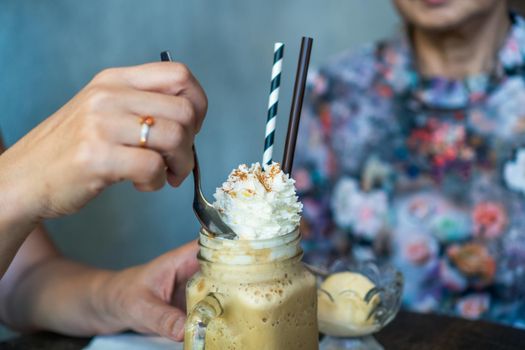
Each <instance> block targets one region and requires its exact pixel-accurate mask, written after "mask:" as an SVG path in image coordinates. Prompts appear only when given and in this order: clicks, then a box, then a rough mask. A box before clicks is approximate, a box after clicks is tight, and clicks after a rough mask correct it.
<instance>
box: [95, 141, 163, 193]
mask: <svg viewBox="0 0 525 350" xmlns="http://www.w3.org/2000/svg"><path fill="white" fill-rule="evenodd" d="M106 159H108V160H109V161H108V163H107V164H105V165H104V166H105V169H106V171H105V174H106V177H107V179H108V180H109V181H110V182H118V181H122V180H130V181H132V182H133V184H134V185H135V187H136V188H137V189H138V190H140V191H155V190H158V189H160V188H162V187H163V186H164V184H165V183H166V165H165V164H164V159H163V158H162V157H161V155H160V154H159V153H157V152H155V151H152V150H149V149H145V148H138V147H126V146H116V147H115V149H114V150H113V154H112V156H111V157H107V158H106Z"/></svg>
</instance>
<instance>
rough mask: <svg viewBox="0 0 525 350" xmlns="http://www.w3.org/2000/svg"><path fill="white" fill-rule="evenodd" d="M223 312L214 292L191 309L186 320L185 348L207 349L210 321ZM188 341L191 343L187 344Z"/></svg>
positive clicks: (191, 349)
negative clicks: (207, 332) (207, 333)
mask: <svg viewBox="0 0 525 350" xmlns="http://www.w3.org/2000/svg"><path fill="white" fill-rule="evenodd" d="M221 314H222V306H221V303H220V301H219V299H218V298H217V296H216V295H215V294H214V293H209V294H208V295H207V296H206V297H205V298H204V299H202V300H201V301H199V302H198V303H197V304H196V305H195V306H194V307H193V310H191V312H190V314H189V316H188V319H187V321H186V334H185V336H184V343H185V346H184V349H187V350H205V348H206V344H205V342H206V331H207V328H208V325H209V323H210V322H211V321H212V320H213V319H214V318H217V317H219V316H220V315H221ZM186 342H188V343H190V344H188V345H189V346H186Z"/></svg>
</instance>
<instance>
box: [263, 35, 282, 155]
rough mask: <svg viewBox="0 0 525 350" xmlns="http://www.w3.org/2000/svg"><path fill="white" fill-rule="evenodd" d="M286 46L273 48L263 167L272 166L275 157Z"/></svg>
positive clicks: (279, 44) (276, 44)
mask: <svg viewBox="0 0 525 350" xmlns="http://www.w3.org/2000/svg"><path fill="white" fill-rule="evenodd" d="M283 53H284V44H283V43H275V44H274V48H273V66H272V83H271V88H270V98H269V100H268V118H267V119H266V133H265V135H264V153H263V165H264V164H268V165H269V164H271V163H272V157H273V142H274V138H275V120H276V119H277V104H278V103H279V87H280V86H281V71H282V65H283Z"/></svg>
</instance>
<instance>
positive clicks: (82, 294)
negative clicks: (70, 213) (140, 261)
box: [4, 257, 124, 336]
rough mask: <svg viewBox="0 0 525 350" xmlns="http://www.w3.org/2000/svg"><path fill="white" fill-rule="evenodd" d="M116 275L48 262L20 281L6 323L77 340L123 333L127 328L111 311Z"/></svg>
mask: <svg viewBox="0 0 525 350" xmlns="http://www.w3.org/2000/svg"><path fill="white" fill-rule="evenodd" d="M114 274H115V273H114V272H111V271H106V270H99V269H94V268H89V267H86V266H84V265H81V264H77V263H74V262H72V261H69V260H67V259H65V258H62V257H55V258H52V259H48V260H47V261H44V262H43V263H42V264H40V265H39V266H37V267H35V268H33V269H31V270H30V271H28V272H27V273H26V275H25V276H22V277H21V278H20V279H19V281H18V283H17V285H16V287H15V288H13V290H12V293H11V295H10V296H8V298H7V300H6V301H7V305H8V306H7V310H6V318H7V319H6V320H4V321H6V322H7V323H8V324H9V325H10V326H11V327H13V328H15V329H20V330H42V329H44V330H51V331H56V332H60V333H64V334H69V335H77V336H87V335H94V334H100V333H111V332H116V331H120V330H122V329H123V328H124V327H123V326H122V325H121V324H120V323H119V322H118V321H117V320H116V318H114V317H113V316H112V312H111V310H109V309H110V308H111V296H110V295H109V291H110V290H111V288H108V284H110V280H111V279H112V278H113V277H114Z"/></svg>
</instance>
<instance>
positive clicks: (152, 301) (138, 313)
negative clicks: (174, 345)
mask: <svg viewBox="0 0 525 350" xmlns="http://www.w3.org/2000/svg"><path fill="white" fill-rule="evenodd" d="M134 308H135V310H133V313H134V314H135V315H134V316H135V317H136V318H137V321H138V322H137V323H140V324H141V325H142V326H143V327H146V328H148V329H149V330H150V331H151V332H153V333H156V334H159V335H161V336H163V337H166V338H169V339H173V340H176V341H179V342H180V341H182V340H183V339H184V323H185V321H186V314H185V313H184V312H182V311H181V310H179V309H177V308H175V307H173V306H170V305H169V304H167V303H165V302H164V301H162V300H160V299H158V298H156V297H155V296H153V295H151V296H148V297H144V298H142V300H140V301H138V302H137V304H136V306H135V307H134Z"/></svg>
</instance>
